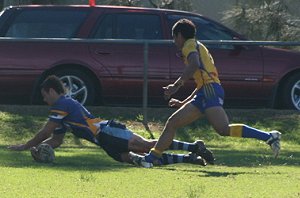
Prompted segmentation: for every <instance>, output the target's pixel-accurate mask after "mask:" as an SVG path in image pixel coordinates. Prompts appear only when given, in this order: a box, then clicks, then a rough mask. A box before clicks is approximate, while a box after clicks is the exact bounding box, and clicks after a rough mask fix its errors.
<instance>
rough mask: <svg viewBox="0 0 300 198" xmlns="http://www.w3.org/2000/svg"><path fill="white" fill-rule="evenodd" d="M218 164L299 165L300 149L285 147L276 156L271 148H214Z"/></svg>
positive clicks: (253, 165)
mask: <svg viewBox="0 0 300 198" xmlns="http://www.w3.org/2000/svg"><path fill="white" fill-rule="evenodd" d="M213 150H214V153H215V157H216V162H215V164H216V165H222V166H229V167H260V166H270V165H272V166H282V165H287V166H299V165H300V151H295V150H288V149H283V150H281V153H280V155H279V157H278V158H276V159H275V158H274V157H273V155H272V151H271V150H270V149H269V148H266V149H265V150H260V149H255V148H253V149H245V150H236V149H232V150H230V149H228V148H223V147H219V148H213Z"/></svg>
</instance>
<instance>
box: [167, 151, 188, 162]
mask: <svg viewBox="0 0 300 198" xmlns="http://www.w3.org/2000/svg"><path fill="white" fill-rule="evenodd" d="M189 162H190V156H189V155H185V154H170V153H163V154H162V164H163V165H166V164H176V163H189Z"/></svg>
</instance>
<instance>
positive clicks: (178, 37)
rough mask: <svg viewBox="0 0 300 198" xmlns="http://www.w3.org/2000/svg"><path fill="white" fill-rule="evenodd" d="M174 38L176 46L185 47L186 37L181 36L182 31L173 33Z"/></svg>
mask: <svg viewBox="0 0 300 198" xmlns="http://www.w3.org/2000/svg"><path fill="white" fill-rule="evenodd" d="M173 40H174V43H175V45H176V47H177V48H178V49H180V50H181V49H182V48H183V44H184V39H183V37H182V36H181V33H180V32H179V33H178V34H177V35H175V34H173Z"/></svg>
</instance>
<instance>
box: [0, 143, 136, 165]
mask: <svg viewBox="0 0 300 198" xmlns="http://www.w3.org/2000/svg"><path fill="white" fill-rule="evenodd" d="M72 149H73V148H72ZM77 149H80V148H77ZM84 150H85V152H84V153H82V152H78V153H76V149H73V150H70V149H60V150H59V151H56V158H55V161H54V162H53V163H49V164H45V163H38V162H35V161H34V160H33V158H32V157H31V155H30V152H29V151H23V152H17V151H10V150H8V149H7V147H6V146H0V159H1V162H0V167H1V166H2V167H16V168H23V167H28V168H47V169H48V168H50V169H51V168H54V169H60V170H64V171H74V170H87V171H111V170H120V169H124V168H129V167H132V166H131V165H129V164H126V163H119V162H116V161H114V160H113V159H112V158H110V157H109V156H108V155H107V154H106V153H105V152H104V151H103V150H102V149H99V148H89V147H87V148H84ZM59 152H63V153H64V155H63V156H62V155H60V154H59ZM66 153H67V154H66ZM68 153H70V154H68Z"/></svg>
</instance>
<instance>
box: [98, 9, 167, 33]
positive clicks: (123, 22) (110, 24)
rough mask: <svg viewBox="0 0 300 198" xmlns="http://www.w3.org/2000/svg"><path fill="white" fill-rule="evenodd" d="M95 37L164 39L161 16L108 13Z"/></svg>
mask: <svg viewBox="0 0 300 198" xmlns="http://www.w3.org/2000/svg"><path fill="white" fill-rule="evenodd" d="M94 38H101V39H107V38H113V39H162V29H161V22H160V17H159V16H158V15H150V14H107V15H105V16H104V17H103V18H102V20H101V22H100V24H99V26H98V28H97V30H96V33H95V34H94Z"/></svg>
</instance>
